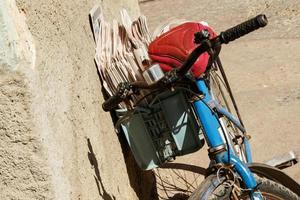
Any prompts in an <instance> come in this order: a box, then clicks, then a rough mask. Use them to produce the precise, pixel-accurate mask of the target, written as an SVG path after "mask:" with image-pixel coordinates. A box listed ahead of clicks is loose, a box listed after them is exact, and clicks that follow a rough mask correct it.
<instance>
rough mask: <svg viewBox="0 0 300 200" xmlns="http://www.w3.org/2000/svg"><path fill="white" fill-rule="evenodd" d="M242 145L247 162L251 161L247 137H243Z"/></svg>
mask: <svg viewBox="0 0 300 200" xmlns="http://www.w3.org/2000/svg"><path fill="white" fill-rule="evenodd" d="M244 147H245V153H246V158H247V162H248V163H252V162H253V160H252V153H251V148H250V143H249V140H248V139H247V138H245V139H244Z"/></svg>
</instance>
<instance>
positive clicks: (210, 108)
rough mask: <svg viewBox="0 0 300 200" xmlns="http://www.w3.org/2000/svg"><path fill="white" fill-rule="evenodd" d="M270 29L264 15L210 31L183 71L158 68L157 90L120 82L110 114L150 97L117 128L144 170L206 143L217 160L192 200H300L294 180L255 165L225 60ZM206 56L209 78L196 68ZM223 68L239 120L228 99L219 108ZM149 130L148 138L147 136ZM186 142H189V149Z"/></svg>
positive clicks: (143, 84)
mask: <svg viewBox="0 0 300 200" xmlns="http://www.w3.org/2000/svg"><path fill="white" fill-rule="evenodd" d="M267 23H268V21H267V18H266V16H265V15H258V16H257V17H255V18H253V19H250V20H248V21H246V22H243V23H241V24H239V25H237V26H235V27H233V28H230V29H228V30H226V31H224V32H221V33H220V34H219V35H218V36H216V37H213V38H211V39H209V34H208V32H207V31H202V32H199V33H196V34H195V39H194V41H195V43H196V44H197V45H198V46H197V47H196V48H195V49H194V50H193V51H192V52H191V53H190V55H189V56H188V58H187V59H186V60H185V62H184V63H183V64H182V66H181V67H180V68H179V69H173V70H171V71H169V72H166V73H165V74H163V75H162V76H161V77H158V78H157V77H156V75H157V74H155V73H157V70H159V69H152V70H151V73H154V74H150V76H149V77H151V78H152V79H154V80H153V83H151V84H149V83H146V82H132V83H128V82H126V83H120V84H119V86H118V89H117V92H116V94H115V95H114V96H112V97H110V98H109V99H108V100H106V101H105V102H104V103H103V109H104V110H105V111H111V110H114V109H115V108H117V106H118V104H119V103H121V102H126V101H128V100H129V99H130V98H131V97H132V96H134V95H141V94H142V96H143V97H142V98H140V99H139V100H138V101H137V102H136V103H135V105H133V106H132V108H131V109H128V110H125V111H123V113H122V112H120V113H119V115H120V116H119V117H120V119H119V121H118V122H117V124H116V126H122V127H123V130H124V131H125V132H126V133H125V135H126V138H127V140H128V142H129V144H130V146H131V148H132V151H133V152H134V155H135V158H136V160H137V162H138V163H139V165H140V166H141V167H142V168H143V169H152V168H154V167H157V166H159V165H160V164H162V163H164V162H167V161H170V160H172V158H174V157H175V156H177V155H185V154H188V153H191V152H194V151H197V150H198V149H200V148H201V147H202V146H203V142H204V140H205V141H206V142H207V144H208V147H209V149H208V152H209V158H210V160H211V162H210V165H209V168H208V169H207V173H206V178H205V180H204V181H203V182H202V184H201V185H200V187H198V188H197V189H196V190H195V191H194V192H193V194H192V195H191V196H190V197H189V199H191V200H196V199H249V198H250V199H254V200H258V199H261V200H262V199H300V198H299V195H300V186H299V184H297V183H296V182H295V181H294V180H293V179H291V178H290V177H288V176H287V175H286V174H284V173H283V172H282V171H280V170H278V169H276V168H274V167H271V166H267V165H265V164H256V163H253V161H252V156H251V150H250V144H249V136H248V135H247V133H246V131H245V128H244V126H243V123H242V120H241V117H240V115H239V112H238V109H237V107H236V104H235V101H234V98H233V95H232V93H231V90H230V86H229V84H228V82H227V79H226V75H225V73H224V70H223V67H222V64H221V62H220V60H219V58H218V52H219V51H220V47H221V45H222V44H228V43H229V42H232V41H234V40H236V39H238V38H240V37H242V36H244V35H246V34H248V33H250V32H252V31H255V30H257V29H259V28H261V27H264V26H266V25H267ZM205 52H208V53H209V55H210V57H211V62H212V65H211V67H210V68H209V70H206V71H205V74H204V75H203V76H201V77H200V78H195V77H193V76H191V74H190V73H189V70H190V69H191V67H192V66H193V64H194V63H195V62H196V60H197V59H198V57H199V56H201V55H202V54H203V53H205ZM217 70H220V71H221V74H222V76H223V78H224V77H225V79H224V80H225V83H224V85H225V87H226V88H227V90H228V91H229V95H230V97H231V99H232V100H233V104H234V108H235V110H236V111H237V115H238V118H236V117H235V116H234V115H233V114H231V113H230V112H229V110H230V108H229V106H228V104H227V103H226V98H223V100H225V102H223V104H224V105H225V107H224V106H222V105H221V104H220V102H221V101H222V100H221V99H220V98H219V95H218V94H217V93H218V92H219V93H221V94H222V90H221V89H220V82H219V81H218V78H217V77H218V75H216V74H215V72H216V71H217ZM158 74H160V73H158ZM221 96H222V95H221ZM223 97H224V96H223ZM174 107H175V108H176V109H174ZM183 127H184V128H183ZM182 129H184V130H182ZM143 131H144V132H147V134H144V135H143V134H141V132H143ZM203 136H204V137H203ZM150 141H151V142H150ZM187 141H188V143H189V144H186V143H187ZM190 143H192V144H190ZM184 146H186V147H184ZM152 149H155V151H152ZM141 151H144V152H142V153H141Z"/></svg>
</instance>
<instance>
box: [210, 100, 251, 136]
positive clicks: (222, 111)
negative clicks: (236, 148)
mask: <svg viewBox="0 0 300 200" xmlns="http://www.w3.org/2000/svg"><path fill="white" fill-rule="evenodd" d="M215 104H216V111H217V112H218V113H219V114H221V115H223V116H225V117H226V118H227V119H229V120H230V121H231V122H232V123H233V124H234V125H236V126H237V127H238V129H240V130H241V131H242V132H243V133H245V132H246V130H245V128H244V127H243V125H242V124H241V123H240V121H239V120H238V119H237V118H235V117H234V116H233V115H232V114H231V113H230V112H228V111H227V110H226V109H225V108H223V107H222V106H221V105H220V104H219V103H218V102H215Z"/></svg>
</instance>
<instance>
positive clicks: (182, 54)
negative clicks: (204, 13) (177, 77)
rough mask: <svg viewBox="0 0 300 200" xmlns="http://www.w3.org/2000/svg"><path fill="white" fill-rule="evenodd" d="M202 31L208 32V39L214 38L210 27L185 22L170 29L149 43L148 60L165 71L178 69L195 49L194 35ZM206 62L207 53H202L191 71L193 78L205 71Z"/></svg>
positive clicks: (207, 58) (214, 35)
mask: <svg viewBox="0 0 300 200" xmlns="http://www.w3.org/2000/svg"><path fill="white" fill-rule="evenodd" d="M203 29H207V30H208V31H209V32H210V38H214V37H216V34H215V32H214V31H213V30H212V29H211V28H210V27H208V26H205V25H203V24H201V23H196V22H187V23H184V24H181V25H179V26H176V27H174V28H172V29H171V30H169V31H168V32H166V33H164V34H162V35H160V36H159V37H157V38H156V39H155V40H154V41H152V42H151V43H150V45H149V49H148V53H149V56H150V58H151V59H152V61H154V62H157V63H159V64H160V65H161V68H162V69H163V70H165V71H169V70H171V69H172V68H174V67H180V66H181V64H182V63H183V62H184V61H185V59H186V58H187V56H188V55H189V54H190V53H191V51H192V50H193V49H194V48H195V47H196V45H195V44H194V34H195V33H196V32H199V31H201V30H203ZM208 60H209V55H208V53H204V54H202V55H201V56H200V57H199V58H198V60H197V61H196V62H195V64H194V65H193V67H192V69H191V71H192V73H193V75H194V76H195V77H199V76H200V75H201V74H202V73H203V72H204V71H205V69H206V67H207V64H208Z"/></svg>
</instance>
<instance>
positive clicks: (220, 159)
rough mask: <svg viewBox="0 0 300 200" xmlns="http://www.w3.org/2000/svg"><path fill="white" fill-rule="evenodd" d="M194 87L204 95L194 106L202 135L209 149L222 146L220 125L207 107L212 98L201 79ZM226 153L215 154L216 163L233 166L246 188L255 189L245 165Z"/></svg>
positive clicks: (253, 196)
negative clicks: (201, 127)
mask: <svg viewBox="0 0 300 200" xmlns="http://www.w3.org/2000/svg"><path fill="white" fill-rule="evenodd" d="M196 85H197V87H198V89H199V91H201V92H202V93H203V95H204V98H203V99H202V100H199V101H196V102H195V103H194V105H195V109H196V113H197V115H198V118H199V120H200V122H201V124H202V126H203V129H204V135H205V138H206V140H207V143H208V146H209V147H210V148H214V147H217V146H220V145H223V144H224V143H225V141H224V139H223V137H222V133H221V132H220V128H221V127H220V124H219V122H218V120H217V118H216V117H217V116H216V115H215V114H214V113H213V112H212V110H211V109H210V107H209V102H211V101H212V98H211V96H210V94H209V91H208V88H207V86H206V84H205V82H204V80H202V79H199V80H197V81H196ZM247 148H248V147H247ZM228 151H230V150H228V149H227V150H226V151H224V152H221V153H219V154H217V155H216V158H215V161H216V162H217V163H224V164H233V167H234V169H235V170H236V172H237V173H238V174H239V175H240V177H241V178H242V180H243V182H244V184H245V186H246V188H248V189H251V190H252V189H255V188H256V186H257V183H256V180H255V178H254V176H253V174H252V172H251V171H250V170H249V168H248V167H247V165H246V164H245V163H243V162H242V161H241V160H240V159H239V158H238V157H237V156H236V155H234V154H233V151H230V154H228ZM248 151H250V148H248ZM249 155H251V154H249ZM247 159H248V158H247ZM250 196H251V199H253V200H259V199H260V200H262V199H263V197H262V196H261V194H260V193H259V192H252V193H251V194H250Z"/></svg>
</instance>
